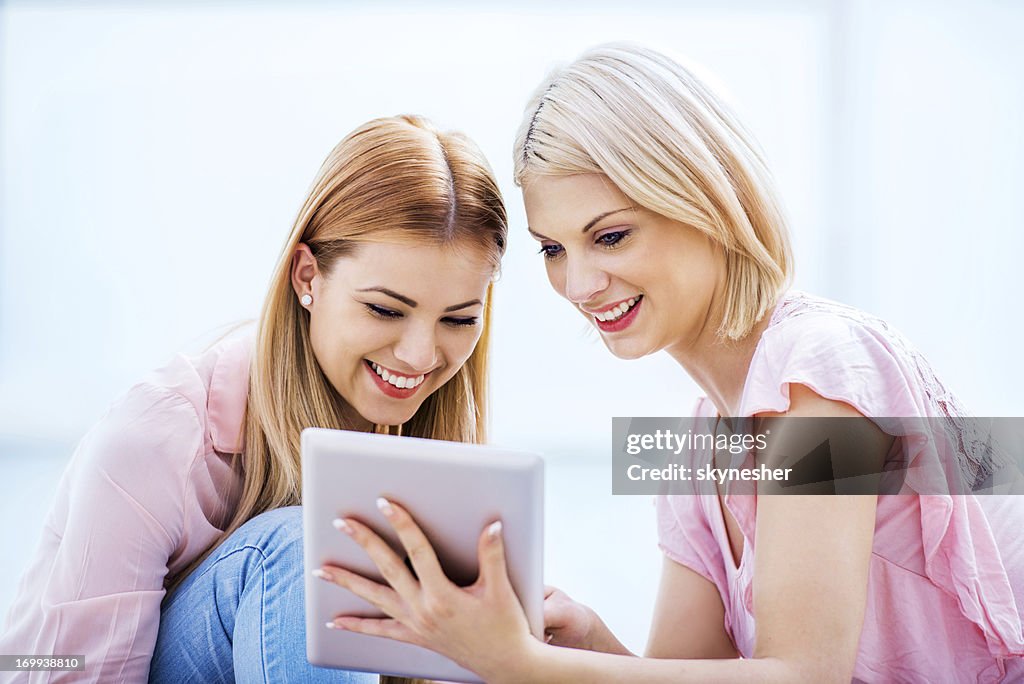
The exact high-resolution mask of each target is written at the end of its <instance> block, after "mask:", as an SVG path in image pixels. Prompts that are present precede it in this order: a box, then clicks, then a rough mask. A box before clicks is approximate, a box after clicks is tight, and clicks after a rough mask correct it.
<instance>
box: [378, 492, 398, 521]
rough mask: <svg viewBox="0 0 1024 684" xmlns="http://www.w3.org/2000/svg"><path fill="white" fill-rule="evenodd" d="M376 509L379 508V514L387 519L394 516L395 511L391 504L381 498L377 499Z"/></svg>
mask: <svg viewBox="0 0 1024 684" xmlns="http://www.w3.org/2000/svg"><path fill="white" fill-rule="evenodd" d="M377 508H379V509H380V512H381V513H383V514H384V515H386V516H387V517H389V518H390V517H391V516H392V515H394V514H395V509H394V508H393V507H392V506H391V502H390V501H388V500H387V499H385V498H384V497H383V496H382V497H380V498H379V499H377Z"/></svg>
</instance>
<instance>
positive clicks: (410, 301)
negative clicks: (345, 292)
mask: <svg viewBox="0 0 1024 684" xmlns="http://www.w3.org/2000/svg"><path fill="white" fill-rule="evenodd" d="M357 292H380V293H381V294H385V295H387V296H388V297H391V298H393V299H397V300H398V301H400V302H402V303H403V304H405V305H406V306H409V307H412V308H413V309H415V308H416V307H417V306H419V302H417V301H416V300H415V299H411V298H409V297H406V296H405V295H403V294H398V293H397V292H395V291H394V290H389V289H388V288H386V287H364V288H363V289H361V290H357ZM474 304H482V302H481V301H480V300H479V299H472V300H470V301H468V302H463V303H462V304H454V305H452V306H449V307H445V313H447V312H449V311H458V310H459V309H465V308H466V307H467V306H473V305H474Z"/></svg>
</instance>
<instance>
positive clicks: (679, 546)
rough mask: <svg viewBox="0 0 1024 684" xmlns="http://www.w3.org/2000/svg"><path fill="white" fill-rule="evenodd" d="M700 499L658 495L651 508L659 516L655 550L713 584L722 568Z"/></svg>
mask: <svg viewBox="0 0 1024 684" xmlns="http://www.w3.org/2000/svg"><path fill="white" fill-rule="evenodd" d="M700 504H701V495H697V494H677V495H673V496H666V495H658V496H656V497H655V498H654V507H655V509H656V510H657V514H658V548H660V549H661V550H662V552H663V553H664V554H665V555H666V556H668V557H669V558H671V559H672V560H674V561H675V562H676V563H679V564H680V565H684V566H686V567H688V568H690V569H691V570H693V571H694V572H696V573H697V574H699V575H701V576H702V577H704V578H705V579H707V580H708V581H710V582H713V583H714V582H716V576H718V575H720V574H721V573H719V572H716V568H717V567H723V568H724V566H721V561H720V559H721V554H720V553H719V552H718V544H717V543H716V542H715V538H714V536H713V535H712V533H711V528H710V527H709V526H708V520H707V517H706V516H705V515H704V512H703V509H702V507H701V505H700Z"/></svg>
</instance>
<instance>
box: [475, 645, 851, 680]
mask: <svg viewBox="0 0 1024 684" xmlns="http://www.w3.org/2000/svg"><path fill="white" fill-rule="evenodd" d="M521 662H522V666H521V667H518V668H516V671H514V672H507V673H504V674H502V675H497V676H494V677H490V678H487V681H488V682H491V684H534V683H536V682H544V683H545V684H559V683H561V682H564V683H565V684H574V683H575V682H592V683H593V684H602V683H604V682H607V683H608V684H617V683H618V682H622V681H643V682H650V683H651V684H658V683H659V682H665V683H666V684H668V683H671V684H685V683H686V682H701V683H708V684H715V683H716V682H720V683H721V684H744V683H746V682H751V683H752V682H758V683H759V684H774V683H776V682H777V683H778V684H790V683H791V682H800V681H819V682H820V681H827V679H828V677H829V676H828V675H826V676H825V677H826V678H825V679H822V678H821V677H820V676H817V675H811V674H810V673H809V672H808V671H807V670H805V669H804V668H800V667H797V666H796V665H795V664H793V663H787V662H785V661H783V660H780V659H778V658H757V659H733V660H663V659H651V658H638V657H628V656H624V655H615V654H610V653H597V652H593V651H583V650H579V649H572V648H561V647H557V646H550V645H547V644H542V643H540V642H534V645H532V646H531V647H530V652H529V654H528V656H527V657H525V658H523V659H522V661H521ZM832 675H833V676H834V675H835V673H832ZM846 681H849V678H847V679H846Z"/></svg>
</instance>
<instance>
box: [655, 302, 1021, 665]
mask: <svg viewBox="0 0 1024 684" xmlns="http://www.w3.org/2000/svg"><path fill="white" fill-rule="evenodd" d="M790 383H799V384H802V385H805V386H807V387H809V388H810V389H812V390H813V391H815V392H816V393H818V394H819V395H821V396H823V397H825V398H828V399H833V400H837V401H842V402H845V403H848V404H850V405H852V406H853V407H854V408H856V409H857V410H858V411H859V412H861V413H862V414H864V415H866V416H869V417H871V416H894V417H911V416H942V415H948V414H950V413H952V414H953V415H963V413H962V409H961V408H960V405H959V403H958V402H957V400H956V399H955V397H953V395H952V394H950V393H949V392H948V391H947V390H946V389H945V388H944V387H943V386H942V384H941V383H940V382H939V381H938V379H937V378H936V377H935V376H934V373H933V372H932V371H931V369H930V367H929V366H928V364H927V362H926V361H925V360H924V359H923V358H922V357H921V355H920V353H918V352H917V351H915V350H914V349H913V348H912V347H911V346H910V345H909V344H908V343H907V342H906V340H905V339H904V338H902V337H901V336H900V335H899V334H898V333H896V332H895V331H894V330H892V329H891V328H889V327H888V326H887V325H886V324H885V323H884V322H882V321H881V320H879V319H877V318H873V317H870V316H867V315H865V314H863V313H861V312H859V311H857V310H856V309H853V308H850V307H846V306H844V305H841V304H837V303H835V302H830V301H828V300H824V299H820V298H816V297H811V296H809V295H806V294H802V293H790V294H789V295H787V296H786V297H785V298H784V299H783V301H782V302H781V303H780V305H779V306H778V307H777V309H776V310H775V312H774V314H773V316H772V319H771V321H770V324H769V327H768V328H767V329H766V330H765V332H764V334H763V335H762V337H761V340H760V341H759V343H758V345H757V348H756V351H755V352H754V356H753V359H752V361H751V365H750V369H749V371H748V375H747V379H746V384H745V387H744V390H743V396H742V399H741V404H740V410H739V415H741V416H752V415H754V414H757V413H761V412H775V411H785V410H786V409H787V408H788V407H789V385H790ZM697 415H698V416H715V415H717V413H716V411H715V408H714V406H713V405H712V403H711V402H710V401H708V400H707V399H702V400H701V401H700V402H699V403H698V407H697ZM915 491H916V490H915ZM722 503H723V505H724V506H725V507H726V508H727V509H728V510H729V512H730V513H731V514H732V515H733V517H734V518H735V519H736V522H737V524H738V525H739V528H740V530H741V531H742V534H743V538H744V549H743V555H742V558H741V559H740V560H739V563H738V565H737V563H735V562H734V560H733V556H732V551H731V548H730V545H729V539H728V535H727V533H726V527H725V521H724V519H723V516H722V511H721V509H720V507H719V498H718V497H717V496H715V495H676V496H659V497H657V498H656V500H655V504H656V507H657V512H658V527H659V540H660V541H659V545H660V546H661V548H662V550H663V551H664V553H665V554H666V555H667V556H668V557H669V558H671V559H672V560H674V561H676V562H678V563H680V564H682V565H684V566H686V567H688V568H690V569H692V570H694V571H695V572H697V573H699V574H700V575H703V576H704V577H705V578H707V579H708V580H709V581H711V582H712V583H714V585H715V586H716V587H717V588H718V591H719V593H720V594H721V597H722V603H723V605H724V607H725V628H726V631H727V633H728V634H729V635H730V636H731V637H732V639H733V642H734V643H735V645H736V648H737V650H738V651H739V652H740V654H741V655H742V656H744V657H748V658H749V657H751V655H752V654H753V649H754V636H755V620H754V615H753V579H754V575H753V573H754V562H753V556H754V553H755V548H756V539H755V529H756V527H755V523H756V515H757V499H756V497H754V496H749V495H733V494H728V493H727V494H726V495H725V496H724V497H723V498H722ZM1022 528H1024V498H1019V497H1016V496H1014V497H1009V496H992V495H986V496H974V495H966V496H932V495H929V496H914V495H906V496H903V495H901V496H883V497H879V500H878V508H877V514H876V523H875V534H874V541H873V548H872V554H871V561H870V571H869V579H868V602H867V610H866V614H865V618H864V626H863V630H862V631H861V637H860V644H859V648H858V653H857V661H856V667H855V670H854V676H855V678H856V679H857V680H860V681H863V682H922V683H924V682H997V681H1024V660H1022V657H1024V635H1022V629H1021V610H1020V608H1019V606H1020V605H1024V604H1021V603H1020V602H1021V601H1022V600H1024V542H1022V540H1021V536H1020V535H1019V533H1018V531H1019V530H1020V529H1022Z"/></svg>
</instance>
